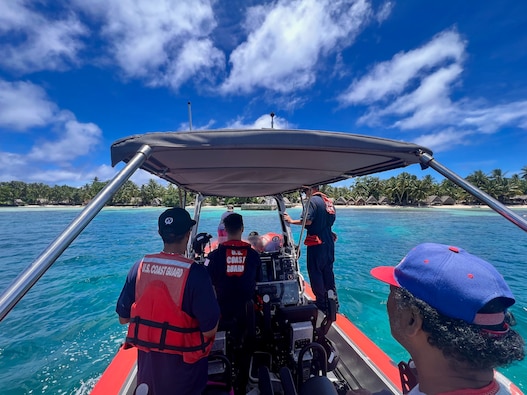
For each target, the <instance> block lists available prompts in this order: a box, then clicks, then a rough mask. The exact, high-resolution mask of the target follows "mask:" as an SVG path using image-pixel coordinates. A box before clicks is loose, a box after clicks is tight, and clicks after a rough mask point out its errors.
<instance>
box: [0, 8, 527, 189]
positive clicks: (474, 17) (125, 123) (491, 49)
mask: <svg viewBox="0 0 527 395" xmlns="http://www.w3.org/2000/svg"><path fill="white" fill-rule="evenodd" d="M526 26H527V2H524V1H506V0H502V1H499V2H498V1H490V0H483V1H471V0H467V1H452V0H442V1H435V2H431V1H418V0H405V1H366V0H356V1H352V0H288V1H283V0H275V1H257V0H228V1H227V0H224V1H206V0H178V1H170V0H149V1H141V0H126V1H125V0H90V1H85V0H71V1H69V2H59V1H47V0H41V1H29V0H9V1H2V2H0V181H11V180H20V181H24V182H44V183H47V184H50V185H55V184H58V185H63V184H67V185H72V186H80V185H84V184H85V183H88V182H90V181H91V180H92V179H93V178H94V177H98V178H99V179H102V180H107V179H110V178H111V177H112V176H113V175H114V174H115V172H116V170H118V169H119V168H120V167H122V166H118V167H117V168H112V167H111V166H110V151H109V147H110V145H111V143H112V142H113V141H115V140H117V139H119V138H122V137H125V136H128V135H132V134H138V133H145V132H151V131H167V130H186V129H188V127H189V124H188V107H187V102H188V101H191V102H192V115H193V117H192V126H193V129H198V128H199V129H203V128H210V129H216V128H228V127H270V117H269V113H271V112H274V113H275V114H276V117H275V122H274V123H275V127H279V128H301V129H323V130H336V131H343V132H353V133H361V134H368V135H373V136H381V137H387V138H393V139H398V140H406V141H412V142H416V143H419V144H422V145H425V146H427V147H429V148H431V149H432V150H433V151H434V154H435V157H436V159H437V160H438V161H439V162H441V163H442V164H444V165H446V166H447V167H449V168H451V169H452V170H454V171H455V172H457V173H458V174H460V175H461V176H463V177H465V176H467V175H468V174H470V173H472V172H473V171H475V170H483V171H484V172H486V173H490V171H491V170H493V169H496V168H500V169H501V170H503V171H504V172H506V175H507V176H511V175H513V174H515V173H519V172H520V170H521V168H522V167H524V166H526V165H527V132H526V130H527V78H526V77H527V28H526ZM415 172H416V174H420V175H424V174H426V173H424V172H420V171H419V170H418V169H416V170H415ZM388 175H393V173H391V172H390V174H388ZM148 178H150V176H148V175H145V174H137V175H136V176H134V178H133V180H134V181H135V182H138V183H143V182H145V181H146V180H147V179H148ZM435 178H436V179H438V180H439V179H441V177H440V176H439V175H437V176H435Z"/></svg>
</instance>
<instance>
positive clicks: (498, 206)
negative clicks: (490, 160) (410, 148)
mask: <svg viewBox="0 0 527 395" xmlns="http://www.w3.org/2000/svg"><path fill="white" fill-rule="evenodd" d="M419 160H420V161H421V163H422V164H423V165H424V166H429V167H431V168H432V169H434V170H435V171H437V172H438V173H440V174H442V175H443V176H445V177H446V178H448V179H449V180H450V181H452V182H453V183H454V184H456V185H458V186H460V187H461V188H463V189H464V190H465V191H467V192H468V193H470V194H471V195H473V196H475V197H476V198H478V199H480V200H481V201H482V202H484V203H486V204H487V205H488V206H489V207H490V208H491V209H493V210H494V211H496V212H497V213H498V214H500V215H501V216H503V217H504V218H506V219H508V220H509V221H511V222H512V223H513V224H514V225H516V226H517V227H519V228H520V229H523V230H524V231H526V232H527V221H526V220H525V219H523V218H522V217H520V216H519V215H518V214H516V213H515V212H514V211H512V210H510V209H509V208H508V207H507V206H505V205H504V204H502V203H500V202H499V201H497V200H496V199H494V198H493V197H492V196H490V195H488V194H487V193H485V192H483V191H482V190H481V189H479V188H477V187H475V186H474V185H472V184H471V183H470V182H468V181H467V180H465V179H464V178H462V177H460V176H458V175H457V174H456V173H454V172H453V171H451V170H450V169H448V168H447V167H445V166H443V165H442V164H440V163H439V162H437V161H436V160H435V159H434V157H433V156H431V155H430V154H428V153H426V152H420V153H419Z"/></svg>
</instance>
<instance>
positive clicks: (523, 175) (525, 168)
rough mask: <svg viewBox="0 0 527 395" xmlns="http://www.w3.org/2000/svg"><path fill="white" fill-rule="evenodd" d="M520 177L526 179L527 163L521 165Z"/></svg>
mask: <svg viewBox="0 0 527 395" xmlns="http://www.w3.org/2000/svg"><path fill="white" fill-rule="evenodd" d="M520 177H521V178H523V179H524V180H527V165H525V166H523V167H522V173H521V175H520Z"/></svg>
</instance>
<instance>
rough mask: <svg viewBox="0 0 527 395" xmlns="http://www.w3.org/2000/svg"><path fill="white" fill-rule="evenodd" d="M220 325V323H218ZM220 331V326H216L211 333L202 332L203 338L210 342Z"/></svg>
mask: <svg viewBox="0 0 527 395" xmlns="http://www.w3.org/2000/svg"><path fill="white" fill-rule="evenodd" d="M218 323H219V321H218ZM217 331H218V324H216V326H215V327H214V328H213V329H211V330H210V331H207V332H201V333H203V337H204V338H205V340H209V339H210V338H211V337H214V336H215V335H216V332H217Z"/></svg>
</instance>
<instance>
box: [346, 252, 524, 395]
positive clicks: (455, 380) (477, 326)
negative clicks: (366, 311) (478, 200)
mask: <svg viewBox="0 0 527 395" xmlns="http://www.w3.org/2000/svg"><path fill="white" fill-rule="evenodd" d="M371 274H372V275H373V276H374V277H375V278H377V279H379V280H381V281H383V282H385V283H387V284H389V285H390V295H389V297H388V303H387V310H388V317H389V320H390V329H391V332H392V335H393V337H394V338H395V339H396V340H397V341H398V342H399V343H400V344H401V345H402V346H403V347H404V348H405V349H406V350H407V351H408V352H409V353H410V356H411V358H412V361H413V364H415V371H416V379H417V383H418V384H417V385H416V386H414V387H413V388H410V387H411V385H408V383H406V385H405V384H404V383H403V387H405V388H403V389H404V390H406V391H410V392H409V394H411V395H423V394H425V395H438V394H441V395H446V394H452V395H454V394H456V395H460V394H471V395H479V394H481V395H483V394H486V395H496V394H499V395H502V394H520V393H521V391H519V390H518V389H517V388H516V387H515V386H514V385H513V384H511V383H510V382H508V380H506V379H504V378H503V376H501V375H499V374H495V372H494V369H495V368H497V367H500V366H506V365H509V364H510V363H512V362H514V361H517V360H522V359H523V358H524V356H525V350H524V341H523V339H522V338H521V336H520V335H519V334H518V333H517V332H515V331H514V330H512V329H511V328H510V327H509V322H508V321H509V319H508V317H509V313H508V312H507V309H508V308H509V307H510V306H512V305H513V304H514V302H515V300H514V296H513V295H512V293H511V290H510V289H509V287H508V285H507V284H506V282H505V280H504V279H503V276H502V275H501V274H499V273H498V271H497V270H496V269H495V268H494V267H493V266H492V265H491V264H490V263H488V262H486V261H484V260H483V259H481V258H478V257H477V256H474V255H471V254H469V253H468V252H467V251H465V250H463V249H462V248H458V247H452V246H448V245H443V244H435V243H424V244H420V245H418V246H417V247H415V248H414V249H412V250H411V251H410V252H409V253H408V254H407V255H406V256H405V257H404V258H403V260H402V261H401V262H400V263H399V264H398V265H397V266H395V267H388V266H381V267H376V268H374V269H372V271H371ZM406 391H405V393H406ZM515 391H517V392H515ZM350 393H360V394H365V393H367V391H364V390H359V391H351V392H350Z"/></svg>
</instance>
